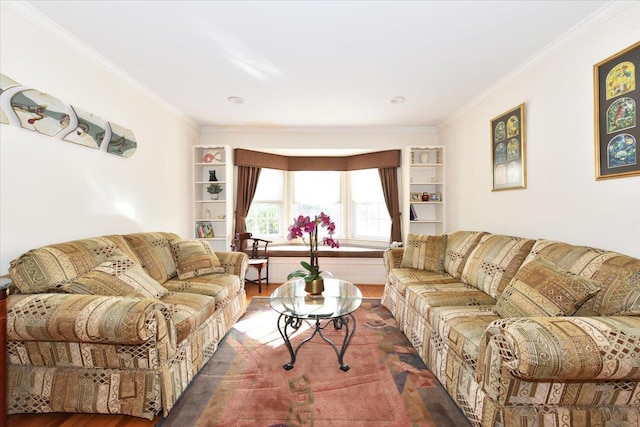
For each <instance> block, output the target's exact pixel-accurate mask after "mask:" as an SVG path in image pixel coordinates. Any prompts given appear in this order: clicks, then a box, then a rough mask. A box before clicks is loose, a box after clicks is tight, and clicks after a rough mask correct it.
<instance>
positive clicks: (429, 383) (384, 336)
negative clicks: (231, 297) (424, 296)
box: [158, 297, 470, 427]
mask: <svg viewBox="0 0 640 427" xmlns="http://www.w3.org/2000/svg"><path fill="white" fill-rule="evenodd" d="M354 316H355V318H356V331H355V334H354V335H353V338H352V340H351V343H350V345H349V347H348V349H347V351H346V353H345V355H344V362H345V363H346V364H348V365H349V366H350V369H349V370H348V371H347V372H343V371H342V370H340V369H339V364H338V360H337V356H336V352H335V351H334V350H333V348H332V347H331V346H330V345H329V344H327V343H326V342H325V341H323V340H322V339H321V338H320V337H319V336H318V335H316V336H315V337H314V338H313V339H312V340H311V341H309V342H307V343H305V344H304V345H303V346H302V347H301V348H300V351H299V352H298V355H297V358H296V362H295V366H294V367H293V369H291V370H289V371H287V370H285V369H283V365H284V364H285V363H287V362H289V361H290V356H289V352H288V350H287V348H286V346H285V345H284V342H283V339H282V337H281V336H280V334H279V332H278V329H277V319H278V313H276V312H274V311H273V310H272V309H271V307H270V305H269V299H268V298H264V297H263V298H260V297H254V298H253V300H252V302H251V304H250V305H249V308H248V309H247V313H246V314H245V315H244V316H243V317H242V318H241V319H240V320H239V321H238V322H237V323H236V325H235V326H234V327H233V329H232V330H231V331H230V332H229V333H228V334H227V336H226V337H225V338H224V340H223V341H222V343H221V344H220V346H219V348H218V351H217V352H216V353H215V354H214V356H213V358H212V359H211V360H210V361H209V362H208V363H207V364H206V365H205V366H204V367H203V369H202V370H201V372H200V374H199V375H198V377H197V378H196V379H195V380H194V381H193V382H192V384H191V386H190V387H189V388H188V389H187V390H186V392H185V393H184V394H183V395H182V397H181V398H180V400H179V401H178V402H177V404H176V405H175V406H174V408H173V409H172V410H171V412H170V413H169V416H168V417H167V418H165V419H163V420H161V421H160V422H159V423H158V426H162V427H187V426H225V427H226V426H264V427H271V426H278V427H281V426H286V427H297V426H314V427H324V426H332V427H347V426H349V427H354V426H374V427H378V426H379V427H382V426H385V427H389V426H398V427H400V426H402V427H408V426H438V427H447V426H456V427H465V426H469V425H470V424H469V422H468V421H467V419H466V418H465V417H464V415H462V412H461V411H460V410H459V409H458V407H457V406H456V405H455V403H454V402H453V401H452V400H451V398H450V397H449V395H448V394H447V392H446V391H445V390H444V388H443V387H442V385H441V384H440V383H439V382H438V380H437V379H436V378H435V377H434V375H433V374H432V373H431V372H430V371H429V370H428V369H427V368H426V366H425V365H424V363H423V362H422V360H421V359H420V358H419V356H418V355H417V353H416V352H415V350H414V349H413V348H412V347H411V345H410V343H409V341H408V340H407V338H406V337H405V336H404V334H403V333H402V332H400V330H399V329H398V325H397V323H396V321H395V320H394V319H393V316H392V315H391V313H390V312H389V311H388V310H387V309H386V308H385V307H383V306H382V305H381V304H380V300H379V299H371V298H365V299H364V300H363V303H362V306H361V307H360V308H359V309H358V310H357V311H356V312H355V313H354ZM311 332H312V330H310V329H309V327H307V325H306V324H305V325H303V326H302V327H301V328H300V330H299V331H298V332H297V333H296V335H294V337H292V339H291V341H292V344H293V345H294V348H295V346H296V345H297V344H298V343H299V342H301V341H302V340H303V339H305V338H306V337H308V336H309V335H310V334H311ZM324 333H325V335H326V336H328V337H329V338H330V339H331V340H332V341H334V342H335V343H337V344H341V343H342V337H343V335H342V334H343V333H344V330H336V329H335V328H333V325H330V326H329V327H327V328H326V329H325V331H324Z"/></svg>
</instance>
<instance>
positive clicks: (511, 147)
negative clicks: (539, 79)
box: [491, 103, 527, 191]
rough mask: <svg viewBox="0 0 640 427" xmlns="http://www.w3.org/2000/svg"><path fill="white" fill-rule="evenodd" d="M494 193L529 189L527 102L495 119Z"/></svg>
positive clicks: (493, 138) (492, 127)
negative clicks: (525, 124)
mask: <svg viewBox="0 0 640 427" xmlns="http://www.w3.org/2000/svg"><path fill="white" fill-rule="evenodd" d="M491 155H492V174H493V188H492V191H500V190H515V189H522V188H527V182H526V163H525V127H524V103H523V104H520V105H518V106H517V107H515V108H513V109H511V110H509V111H507V112H506V113H503V114H500V115H499V116H497V117H495V118H493V119H491Z"/></svg>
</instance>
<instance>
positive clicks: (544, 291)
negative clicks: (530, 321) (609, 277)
mask: <svg viewBox="0 0 640 427" xmlns="http://www.w3.org/2000/svg"><path fill="white" fill-rule="evenodd" d="M599 290H600V285H598V284H597V283H595V282H594V281H593V280H590V279H587V278H585V277H580V276H578V275H576V274H573V273H570V272H568V271H566V270H563V269H561V268H559V267H557V266H555V265H553V264H551V263H550V262H547V261H545V260H542V259H534V260H533V261H531V262H529V263H527V264H525V265H523V266H522V267H521V268H520V270H519V271H518V272H517V273H516V275H515V277H514V278H513V280H512V281H511V283H510V284H509V286H507V289H505V291H504V292H503V294H502V295H501V296H500V298H499V299H498V303H497V304H496V307H495V311H496V312H497V313H498V314H500V315H501V316H502V317H535V316H571V315H573V314H574V313H575V312H576V311H577V310H578V308H580V306H581V305H582V304H583V303H584V302H585V301H586V300H587V299H589V298H591V297H592V296H593V295H595V294H596V293H597V292H598V291H599Z"/></svg>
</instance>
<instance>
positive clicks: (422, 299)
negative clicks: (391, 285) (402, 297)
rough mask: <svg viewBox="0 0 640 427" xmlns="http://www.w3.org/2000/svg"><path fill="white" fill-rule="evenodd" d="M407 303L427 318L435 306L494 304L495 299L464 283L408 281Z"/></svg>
mask: <svg viewBox="0 0 640 427" xmlns="http://www.w3.org/2000/svg"><path fill="white" fill-rule="evenodd" d="M406 295H407V304H409V306H410V307H412V308H413V309H414V310H415V311H416V312H417V313H420V314H421V315H422V316H424V317H426V318H427V319H428V318H429V317H430V315H431V311H432V310H433V309H434V308H436V307H456V306H479V305H488V306H494V305H495V303H496V300H495V299H494V298H492V297H490V296H489V295H487V294H485V293H484V292H482V291H480V290H478V289H475V288H473V287H471V286H469V285H467V284H465V283H460V282H459V283H448V284H443V285H432V286H425V285H422V284H415V283H410V284H409V285H408V286H407V292H406Z"/></svg>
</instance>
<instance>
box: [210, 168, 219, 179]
mask: <svg viewBox="0 0 640 427" xmlns="http://www.w3.org/2000/svg"><path fill="white" fill-rule="evenodd" d="M217 180H218V177H217V176H216V170H215V169H211V170H210V171H209V181H210V182H213V181H217Z"/></svg>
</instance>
